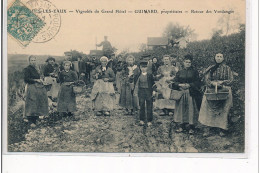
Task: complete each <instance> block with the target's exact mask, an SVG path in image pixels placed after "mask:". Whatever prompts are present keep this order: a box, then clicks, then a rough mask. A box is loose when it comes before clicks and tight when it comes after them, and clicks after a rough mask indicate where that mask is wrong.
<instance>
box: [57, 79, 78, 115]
mask: <svg viewBox="0 0 260 173" xmlns="http://www.w3.org/2000/svg"><path fill="white" fill-rule="evenodd" d="M57 110H58V112H75V111H76V95H75V93H74V92H73V87H72V86H67V85H64V84H61V88H60V91H59V95H58V104H57Z"/></svg>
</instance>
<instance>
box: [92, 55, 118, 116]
mask: <svg viewBox="0 0 260 173" xmlns="http://www.w3.org/2000/svg"><path fill="white" fill-rule="evenodd" d="M100 62H101V65H100V66H98V67H97V68H96V69H95V71H94V76H93V78H94V79H96V81H95V83H94V86H93V89H92V93H91V99H92V105H93V109H94V111H96V115H98V116H100V115H105V116H109V115H110V111H111V110H113V109H114V107H115V90H114V86H113V82H114V80H115V74H114V72H113V70H112V69H111V68H109V67H107V63H108V58H107V57H105V56H102V57H101V58H100Z"/></svg>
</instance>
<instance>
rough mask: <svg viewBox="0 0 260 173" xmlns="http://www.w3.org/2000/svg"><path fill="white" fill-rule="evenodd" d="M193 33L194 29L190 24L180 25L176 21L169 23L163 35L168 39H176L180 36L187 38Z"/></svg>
mask: <svg viewBox="0 0 260 173" xmlns="http://www.w3.org/2000/svg"><path fill="white" fill-rule="evenodd" d="M193 34H194V30H192V29H191V28H190V26H181V25H180V24H178V23H172V22H171V23H169V24H168V25H167V26H166V28H165V30H164V32H163V36H164V37H167V38H169V39H170V40H177V39H179V38H181V37H185V38H189V37H192V35H193Z"/></svg>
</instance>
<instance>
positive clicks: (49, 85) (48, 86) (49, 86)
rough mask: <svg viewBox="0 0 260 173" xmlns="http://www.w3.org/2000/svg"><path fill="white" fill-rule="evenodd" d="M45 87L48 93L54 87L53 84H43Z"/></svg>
mask: <svg viewBox="0 0 260 173" xmlns="http://www.w3.org/2000/svg"><path fill="white" fill-rule="evenodd" d="M43 85H44V87H45V88H46V90H47V91H50V90H51V86H52V84H51V83H43Z"/></svg>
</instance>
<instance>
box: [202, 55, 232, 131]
mask: <svg viewBox="0 0 260 173" xmlns="http://www.w3.org/2000/svg"><path fill="white" fill-rule="evenodd" d="M215 62H216V64H215V65H213V66H210V67H209V68H208V69H207V70H206V73H205V80H206V84H207V88H208V89H211V88H213V90H214V88H215V87H216V86H217V88H219V89H218V90H220V91H221V90H226V91H227V92H228V97H227V99H226V100H219V101H217V100H212V101H211V100H207V98H206V95H205V94H204V96H203V99H202V104H201V109H200V113H199V122H200V123H201V124H203V125H206V126H208V128H205V132H204V134H203V135H204V136H208V135H209V128H210V127H217V128H219V129H223V130H220V132H219V133H220V135H221V136H223V135H225V131H226V130H228V114H229V110H230V108H231V107H232V105H233V100H232V90H231V87H230V85H231V83H232V81H233V72H232V71H231V69H230V67H229V66H227V65H226V64H225V61H224V57H223V54H221V53H218V54H216V56H215Z"/></svg>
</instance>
